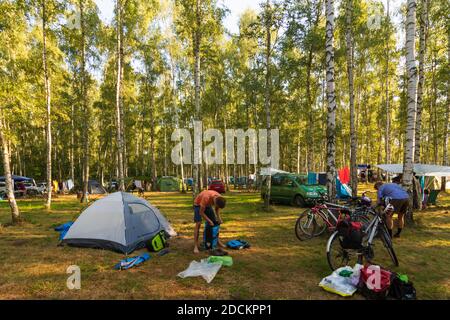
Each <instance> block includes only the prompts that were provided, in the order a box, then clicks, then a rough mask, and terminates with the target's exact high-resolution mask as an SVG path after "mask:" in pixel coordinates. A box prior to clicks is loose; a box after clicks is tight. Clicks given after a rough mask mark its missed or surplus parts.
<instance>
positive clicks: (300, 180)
mask: <svg viewBox="0 0 450 320" xmlns="http://www.w3.org/2000/svg"><path fill="white" fill-rule="evenodd" d="M295 181H296V182H297V183H298V184H308V181H307V179H306V177H301V176H296V177H295Z"/></svg>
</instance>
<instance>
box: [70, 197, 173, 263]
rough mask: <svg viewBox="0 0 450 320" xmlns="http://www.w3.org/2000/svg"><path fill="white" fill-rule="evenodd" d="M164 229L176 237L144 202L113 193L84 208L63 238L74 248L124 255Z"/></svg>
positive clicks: (160, 217) (158, 214) (159, 215)
mask: <svg viewBox="0 0 450 320" xmlns="http://www.w3.org/2000/svg"><path fill="white" fill-rule="evenodd" d="M161 230H165V231H166V233H167V234H168V235H169V236H175V235H176V232H175V231H174V230H173V229H172V227H171V226H170V224H169V222H168V221H167V220H166V218H164V216H163V215H162V214H161V213H160V212H159V210H158V209H157V208H155V207H154V206H152V205H150V204H149V203H148V202H147V201H146V200H144V199H141V198H137V197H135V196H133V195H132V194H129V193H125V192H115V193H112V194H110V195H108V196H106V197H104V198H102V199H100V200H97V201H95V202H94V203H93V204H92V205H90V206H89V207H88V208H86V209H85V210H84V211H83V212H82V213H81V215H80V216H79V217H78V219H77V220H76V221H75V222H74V223H73V225H72V226H71V227H70V229H69V230H68V231H67V233H66V235H65V236H64V238H63V239H62V244H67V245H71V246H76V247H88V248H101V249H109V250H113V251H117V252H122V253H125V254H128V253H131V252H133V251H134V250H136V249H139V248H142V247H144V245H145V242H146V241H147V240H149V239H151V238H152V237H153V236H155V235H156V234H157V233H158V232H160V231H161Z"/></svg>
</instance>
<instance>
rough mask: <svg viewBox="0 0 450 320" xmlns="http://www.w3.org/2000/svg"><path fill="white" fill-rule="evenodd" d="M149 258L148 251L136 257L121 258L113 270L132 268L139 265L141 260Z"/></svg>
mask: <svg viewBox="0 0 450 320" xmlns="http://www.w3.org/2000/svg"><path fill="white" fill-rule="evenodd" d="M148 259H150V255H149V254H148V253H144V254H141V255H139V256H136V257H132V258H126V259H123V260H121V261H120V262H119V263H118V264H116V265H115V266H114V269H115V270H127V269H130V268H133V267H135V266H137V265H140V264H141V263H142V262H144V261H147V260H148Z"/></svg>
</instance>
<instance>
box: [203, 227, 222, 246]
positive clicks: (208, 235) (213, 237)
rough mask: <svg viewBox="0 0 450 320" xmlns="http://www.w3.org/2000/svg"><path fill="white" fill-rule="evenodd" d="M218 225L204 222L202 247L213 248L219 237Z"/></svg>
mask: <svg viewBox="0 0 450 320" xmlns="http://www.w3.org/2000/svg"><path fill="white" fill-rule="evenodd" d="M219 231H220V225H215V226H211V225H210V224H209V223H208V222H205V231H204V232H203V241H204V247H205V249H206V250H209V249H215V248H216V247H217V242H218V239H219Z"/></svg>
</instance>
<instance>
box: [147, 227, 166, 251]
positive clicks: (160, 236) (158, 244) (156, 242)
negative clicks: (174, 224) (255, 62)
mask: <svg viewBox="0 0 450 320" xmlns="http://www.w3.org/2000/svg"><path fill="white" fill-rule="evenodd" d="M166 245H167V240H166V232H165V231H164V230H161V231H160V232H158V233H157V234H156V235H155V236H154V237H153V238H152V239H150V240H148V241H147V242H146V244H145V247H146V248H147V250H148V251H151V252H158V251H161V250H162V249H164V248H165V247H166Z"/></svg>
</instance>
